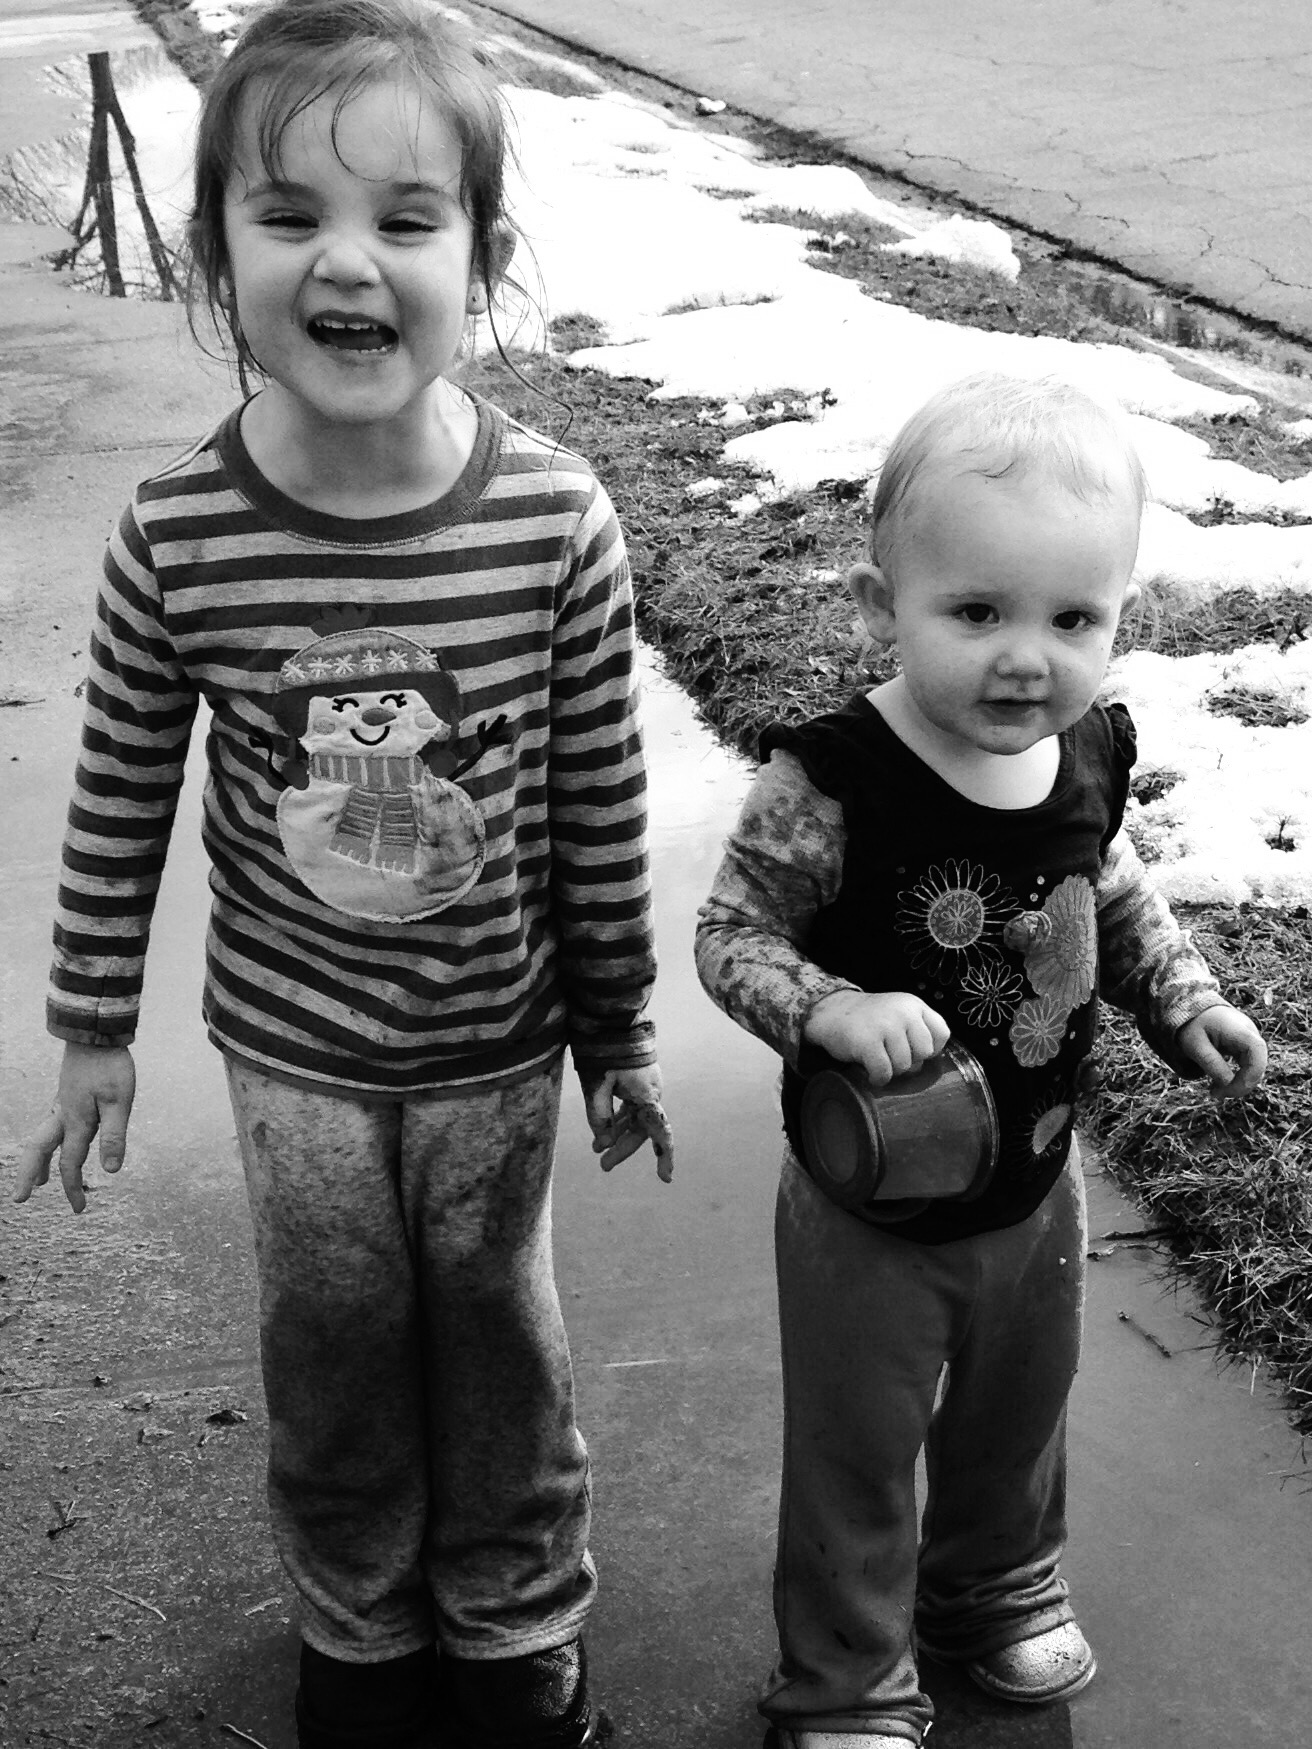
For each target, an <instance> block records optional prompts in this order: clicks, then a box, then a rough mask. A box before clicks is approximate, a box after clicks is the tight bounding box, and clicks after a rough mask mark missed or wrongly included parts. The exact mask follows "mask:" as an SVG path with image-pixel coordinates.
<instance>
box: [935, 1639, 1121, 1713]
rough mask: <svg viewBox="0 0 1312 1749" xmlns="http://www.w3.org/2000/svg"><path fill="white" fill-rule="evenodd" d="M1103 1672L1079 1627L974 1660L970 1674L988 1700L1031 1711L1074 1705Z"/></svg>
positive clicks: (967, 1671)
mask: <svg viewBox="0 0 1312 1749" xmlns="http://www.w3.org/2000/svg"><path fill="white" fill-rule="evenodd" d="M1097 1668H1098V1662H1097V1659H1096V1658H1095V1657H1094V1655H1093V1649H1092V1648H1091V1646H1090V1645H1089V1642H1088V1641H1087V1640H1086V1639H1085V1637H1084V1635H1083V1634H1082V1633H1081V1632H1080V1630H1079V1628H1078V1627H1077V1626H1076V1625H1075V1623H1074V1622H1073V1621H1068V1622H1063V1623H1062V1624H1061V1626H1060V1627H1055V1628H1049V1629H1048V1631H1047V1632H1046V1633H1042V1634H1035V1635H1034V1637H1033V1638H1032V1639H1028V1640H1018V1641H1017V1642H1016V1644H1015V1645H1014V1646H1003V1647H1002V1649H1001V1650H1000V1651H997V1652H990V1653H989V1654H988V1656H987V1657H985V1658H972V1659H971V1660H970V1661H969V1662H968V1663H967V1665H966V1673H967V1674H968V1675H969V1676H970V1677H971V1678H972V1680H973V1681H975V1682H977V1683H978V1684H979V1686H980V1687H981V1688H982V1689H984V1690H985V1692H986V1693H988V1694H996V1695H997V1696H998V1697H999V1698H1000V1699H1002V1700H1014V1701H1019V1702H1020V1703H1021V1704H1022V1705H1026V1706H1042V1705H1045V1704H1046V1703H1047V1702H1048V1701H1053V1700H1069V1699H1070V1697H1071V1695H1073V1694H1078V1693H1079V1692H1080V1690H1081V1689H1082V1688H1084V1687H1085V1686H1086V1685H1087V1684H1088V1683H1089V1682H1091V1681H1092V1680H1093V1676H1094V1672H1095V1671H1096V1670H1097Z"/></svg>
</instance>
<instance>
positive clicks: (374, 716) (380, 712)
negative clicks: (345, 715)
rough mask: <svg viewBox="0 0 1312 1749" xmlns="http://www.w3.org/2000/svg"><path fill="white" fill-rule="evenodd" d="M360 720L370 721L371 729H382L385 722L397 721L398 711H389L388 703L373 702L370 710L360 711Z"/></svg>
mask: <svg viewBox="0 0 1312 1749" xmlns="http://www.w3.org/2000/svg"><path fill="white" fill-rule="evenodd" d="M360 721H361V722H362V723H368V725H369V727H370V728H371V729H380V728H382V726H383V724H384V723H394V722H395V721H396V712H395V711H389V710H388V708H387V706H386V705H382V704H371V705H370V706H369V708H368V710H363V711H361V712H360Z"/></svg>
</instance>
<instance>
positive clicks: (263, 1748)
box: [219, 1719, 267, 1749]
mask: <svg viewBox="0 0 1312 1749" xmlns="http://www.w3.org/2000/svg"><path fill="white" fill-rule="evenodd" d="M219 1729H220V1730H221V1731H226V1732H227V1733H228V1735H229V1736H230V1737H236V1738H237V1739H238V1740H239V1741H240V1742H242V1743H253V1744H254V1745H255V1749H267V1745H266V1744H264V1743H261V1742H260V1739H259V1738H258V1737H252V1736H251V1734H250V1732H249V1731H239V1730H238V1729H237V1727H236V1725H230V1724H228V1722H227V1720H226V1719H225V1720H224V1722H223V1724H221V1725H220V1726H219Z"/></svg>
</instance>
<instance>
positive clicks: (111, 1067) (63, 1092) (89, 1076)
mask: <svg viewBox="0 0 1312 1749" xmlns="http://www.w3.org/2000/svg"><path fill="white" fill-rule="evenodd" d="M136 1086H137V1072H136V1069H135V1068H134V1066H133V1062H132V1053H131V1051H129V1050H127V1049H125V1048H122V1047H116V1048H113V1049H109V1050H99V1049H97V1048H95V1047H94V1046H91V1045H74V1044H66V1045H65V1046H64V1061H63V1064H62V1066H61V1067H60V1071H59V1091H58V1093H57V1094H56V1095H55V1103H54V1104H53V1105H52V1106H51V1108H50V1115H49V1117H47V1118H45V1119H44V1120H43V1121H42V1122H41V1123H40V1124H39V1125H38V1126H37V1130H36V1133H35V1134H34V1135H33V1136H31V1137H30V1138H29V1139H28V1141H27V1142H26V1143H25V1144H24V1146H23V1150H22V1152H21V1153H20V1154H19V1156H18V1181H17V1183H16V1185H15V1187H14V1201H15V1202H26V1201H27V1199H28V1197H29V1196H31V1194H32V1192H33V1191H34V1190H35V1189H36V1187H37V1185H38V1184H45V1183H46V1181H47V1180H48V1179H49V1177H50V1162H51V1160H52V1159H53V1158H54V1154H55V1150H56V1149H58V1150H59V1176H60V1178H61V1179H62V1180H63V1184H64V1195H65V1196H66V1197H67V1198H68V1201H69V1206H70V1208H71V1209H72V1210H73V1213H74V1214H75V1215H80V1214H81V1213H82V1210H83V1209H84V1208H85V1207H86V1206H87V1197H86V1191H85V1190H84V1189H83V1186H82V1168H83V1166H84V1165H85V1163H86V1157H87V1153H88V1151H89V1149H90V1147H91V1140H92V1137H93V1136H94V1135H95V1133H96V1131H97V1130H99V1131H100V1164H101V1166H102V1167H103V1168H104V1170H105V1171H106V1172H117V1171H118V1169H119V1167H120V1166H121V1165H122V1164H123V1155H124V1152H125V1150H126V1148H127V1133H128V1117H129V1115H130V1114H131V1111H132V1098H133V1095H134V1094H135V1092H136Z"/></svg>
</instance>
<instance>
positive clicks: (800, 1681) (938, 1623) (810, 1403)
mask: <svg viewBox="0 0 1312 1749" xmlns="http://www.w3.org/2000/svg"><path fill="white" fill-rule="evenodd" d="M775 1236H776V1254H777V1262H778V1273H779V1317H780V1326H781V1332H782V1347H783V1368H784V1465H783V1484H782V1499H781V1503H780V1520H779V1550H778V1559H777V1564H776V1568H775V1587H774V1601H775V1620H776V1624H777V1627H778V1633H779V1644H780V1658H779V1663H778V1665H777V1666H776V1668H775V1670H774V1672H773V1674H772V1676H771V1678H770V1681H769V1683H768V1684H767V1686H766V1690H765V1693H764V1695H763V1697H762V1701H761V1711H762V1712H763V1713H764V1714H765V1715H766V1717H767V1718H770V1719H773V1720H775V1721H776V1722H777V1723H779V1724H782V1725H787V1726H789V1727H791V1728H792V1729H794V1730H798V1729H811V1730H827V1731H838V1732H844V1731H866V1732H871V1733H874V1734H878V1733H884V1734H886V1735H889V1736H902V1737H906V1738H907V1739H908V1741H910V1742H913V1743H918V1742H919V1741H920V1739H921V1736H922V1734H923V1732H924V1730H925V1727H926V1726H927V1725H928V1723H929V1721H930V1719H931V1718H932V1716H933V1707H932V1705H931V1702H930V1701H929V1699H928V1697H927V1696H926V1695H925V1694H924V1693H923V1691H922V1690H921V1687H920V1683H919V1680H918V1677H917V1673H916V1658H915V1644H914V1632H915V1631H918V1632H919V1634H920V1637H921V1640H922V1643H924V1644H926V1645H928V1646H932V1647H934V1648H935V1649H937V1650H939V1651H941V1652H943V1653H944V1654H945V1655H947V1656H949V1657H951V1658H954V1659H969V1658H976V1657H981V1656H984V1655H985V1654H987V1653H989V1652H993V1651H997V1650H998V1649H999V1648H1001V1647H1003V1646H1008V1645H1012V1644H1014V1643H1016V1642H1017V1641H1020V1640H1024V1639H1029V1638H1030V1637H1032V1636H1033V1635H1034V1634H1038V1633H1043V1632H1045V1631H1046V1630H1047V1629H1048V1628H1051V1627H1056V1626H1057V1625H1058V1624H1059V1623H1062V1622H1066V1621H1070V1620H1071V1619H1072V1612H1071V1608H1070V1605H1069V1604H1068V1602H1067V1600H1066V1585H1065V1582H1064V1581H1063V1580H1062V1578H1061V1577H1060V1575H1059V1573H1058V1562H1059V1560H1060V1558H1061V1553H1062V1549H1063V1547H1064V1544H1065V1540H1066V1514H1065V1496H1066V1486H1065V1484H1066V1439H1065V1436H1066V1400H1067V1397H1068V1395H1069V1393H1070V1388H1071V1385H1072V1383H1073V1381H1074V1378H1075V1371H1076V1367H1077V1365H1078V1362H1079V1350H1080V1326H1081V1316H1082V1309H1083V1289H1084V1257H1085V1246H1086V1219H1085V1212H1084V1180H1083V1175H1082V1173H1081V1170H1080V1164H1079V1154H1078V1150H1077V1149H1076V1148H1074V1147H1072V1150H1071V1157H1070V1158H1069V1159H1068V1160H1067V1162H1066V1167H1065V1170H1064V1172H1063V1174H1062V1177H1061V1178H1060V1179H1059V1180H1058V1182H1057V1184H1056V1186H1055V1187H1054V1188H1053V1190H1052V1191H1051V1192H1050V1194H1049V1195H1048V1197H1047V1198H1046V1200H1045V1201H1044V1202H1043V1204H1042V1205H1041V1207H1040V1208H1038V1209H1037V1210H1036V1211H1035V1213H1034V1214H1032V1215H1031V1216H1030V1217H1029V1219H1028V1220H1026V1221H1024V1222H1022V1223H1021V1224H1020V1225H1018V1226H1014V1227H1007V1228H1004V1229H1002V1230H1001V1231H999V1232H993V1233H981V1234H977V1235H975V1236H973V1237H970V1238H966V1239H958V1240H953V1241H952V1242H950V1243H949V1244H946V1245H918V1244H914V1243H912V1242H911V1241H909V1240H906V1239H899V1238H898V1237H897V1236H896V1234H895V1231H894V1230H893V1229H892V1228H880V1227H873V1226H869V1225H867V1224H866V1223H864V1222H863V1221H860V1220H858V1219H856V1218H855V1217H854V1216H852V1215H850V1214H848V1213H847V1212H846V1211H845V1210H843V1209H840V1208H837V1207H836V1206H835V1205H834V1204H833V1203H831V1202H830V1201H829V1200H828V1199H827V1198H826V1197H825V1196H824V1194H823V1193H822V1192H821V1191H820V1190H818V1189H817V1188H816V1186H815V1185H814V1184H813V1183H812V1181H811V1179H810V1178H808V1177H807V1175H806V1173H805V1172H804V1171H803V1169H802V1168H801V1166H799V1165H798V1163H797V1162H796V1160H795V1159H794V1158H793V1157H792V1155H791V1154H790V1155H788V1156H787V1157H786V1159H785V1162H784V1172H783V1181H782V1183H781V1186H780V1191H779V1202H778V1212H777V1220H776V1228H775ZM940 1379H941V1380H942V1393H941V1399H940V1400H939V1405H938V1408H937V1409H936V1408H935V1400H936V1396H938V1394H939V1389H940ZM922 1447H923V1448H924V1452H925V1462H926V1469H927V1473H928V1496H927V1500H926V1504H925V1511H924V1518H923V1521H922V1525H921V1526H920V1529H919V1534H918V1527H917V1523H916V1493H915V1473H916V1459H917V1456H918V1454H919V1453H920V1451H921V1448H922Z"/></svg>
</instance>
